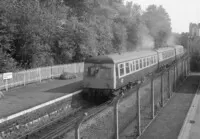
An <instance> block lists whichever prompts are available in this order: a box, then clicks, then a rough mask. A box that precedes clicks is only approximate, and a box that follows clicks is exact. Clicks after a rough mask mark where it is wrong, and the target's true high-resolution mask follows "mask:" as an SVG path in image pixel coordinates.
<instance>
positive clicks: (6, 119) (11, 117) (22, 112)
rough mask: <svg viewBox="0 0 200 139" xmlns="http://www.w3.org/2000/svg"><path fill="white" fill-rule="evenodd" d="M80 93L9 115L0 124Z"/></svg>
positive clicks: (0, 120)
mask: <svg viewBox="0 0 200 139" xmlns="http://www.w3.org/2000/svg"><path fill="white" fill-rule="evenodd" d="M81 91H82V90H78V91H76V92H74V93H71V94H67V95H65V96H62V97H59V98H56V99H54V100H51V101H48V102H45V103H43V104H40V105H37V106H35V107H32V108H30V109H27V110H24V111H21V112H19V113H16V114H13V115H10V116H8V117H5V118H1V119H0V124H2V123H4V122H6V121H9V120H12V119H14V118H17V117H19V116H22V115H24V114H27V113H30V112H32V111H35V110H38V109H40V108H42V107H45V106H47V105H51V104H53V103H55V102H58V101H61V100H63V99H66V98H69V97H72V96H74V95H77V94H79V93H80V92H81Z"/></svg>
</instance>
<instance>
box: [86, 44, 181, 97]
mask: <svg viewBox="0 0 200 139" xmlns="http://www.w3.org/2000/svg"><path fill="white" fill-rule="evenodd" d="M183 52H184V49H183V47H182V46H174V47H166V48H160V49H157V50H145V51H143V50H141V51H134V52H126V53H122V54H111V55H104V56H96V57H92V58H89V59H87V60H86V61H85V67H84V78H83V83H84V92H85V93H88V95H92V96H93V95H97V96H100V95H103V96H109V95H111V94H113V93H115V92H116V91H117V90H119V89H123V88H124V87H127V86H128V85H130V84H132V83H135V82H136V81H137V80H140V79H141V78H143V77H144V76H146V75H147V74H149V73H152V72H154V71H156V70H157V69H159V68H162V67H164V66H166V65H168V66H169V65H170V64H172V63H173V62H174V61H175V59H176V58H181V56H182V55H183Z"/></svg>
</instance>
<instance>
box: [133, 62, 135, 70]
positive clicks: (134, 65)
mask: <svg viewBox="0 0 200 139" xmlns="http://www.w3.org/2000/svg"><path fill="white" fill-rule="evenodd" d="M133 71H135V61H133Z"/></svg>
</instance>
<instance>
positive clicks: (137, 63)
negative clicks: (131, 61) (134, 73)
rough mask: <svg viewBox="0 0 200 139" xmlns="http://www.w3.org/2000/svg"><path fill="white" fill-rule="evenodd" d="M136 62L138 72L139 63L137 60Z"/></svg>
mask: <svg viewBox="0 0 200 139" xmlns="http://www.w3.org/2000/svg"><path fill="white" fill-rule="evenodd" d="M135 62H136V70H138V69H139V61H138V60H136V61H135Z"/></svg>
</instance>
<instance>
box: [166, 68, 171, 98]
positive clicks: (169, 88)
mask: <svg viewBox="0 0 200 139" xmlns="http://www.w3.org/2000/svg"><path fill="white" fill-rule="evenodd" d="M167 75H168V78H167V81H168V83H167V85H168V98H170V97H171V86H170V69H168V74H167Z"/></svg>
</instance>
